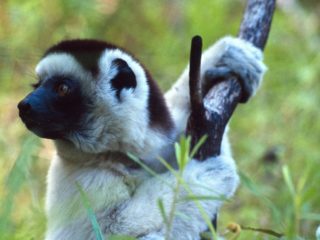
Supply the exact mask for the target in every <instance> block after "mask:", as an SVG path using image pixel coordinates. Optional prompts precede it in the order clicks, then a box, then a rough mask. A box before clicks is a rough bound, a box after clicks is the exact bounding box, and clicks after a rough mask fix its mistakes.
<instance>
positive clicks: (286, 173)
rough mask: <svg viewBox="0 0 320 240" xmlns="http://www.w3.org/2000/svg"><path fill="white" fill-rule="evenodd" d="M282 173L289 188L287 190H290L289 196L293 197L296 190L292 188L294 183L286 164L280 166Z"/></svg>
mask: <svg viewBox="0 0 320 240" xmlns="http://www.w3.org/2000/svg"><path fill="white" fill-rule="evenodd" d="M282 174H283V177H284V181H285V183H286V184H287V187H288V189H289V192H290V194H291V196H292V197H293V198H294V196H295V195H296V191H295V189H294V185H293V182H292V178H291V174H290V170H289V167H288V165H284V166H283V167H282Z"/></svg>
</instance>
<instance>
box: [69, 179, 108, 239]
mask: <svg viewBox="0 0 320 240" xmlns="http://www.w3.org/2000/svg"><path fill="white" fill-rule="evenodd" d="M75 184H76V186H77V189H78V191H79V192H80V196H81V200H82V203H83V205H84V207H85V208H86V209H87V213H88V217H89V219H90V222H91V225H92V227H93V230H94V233H95V235H96V240H104V236H103V234H102V232H101V229H100V226H99V223H98V221H97V218H96V216H95V214H94V211H93V209H92V207H91V204H90V201H89V198H88V196H87V194H86V193H85V192H84V190H83V188H82V187H81V185H80V184H79V183H78V182H76V183H75Z"/></svg>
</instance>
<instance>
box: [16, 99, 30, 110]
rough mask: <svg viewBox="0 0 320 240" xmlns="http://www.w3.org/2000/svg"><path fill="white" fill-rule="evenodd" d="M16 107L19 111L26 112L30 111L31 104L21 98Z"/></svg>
mask: <svg viewBox="0 0 320 240" xmlns="http://www.w3.org/2000/svg"><path fill="white" fill-rule="evenodd" d="M18 109H19V111H20V112H21V113H28V112H30V111H31V105H30V103H29V102H28V101H26V100H22V101H21V102H19V104H18Z"/></svg>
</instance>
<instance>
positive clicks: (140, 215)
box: [37, 38, 265, 240]
mask: <svg viewBox="0 0 320 240" xmlns="http://www.w3.org/2000/svg"><path fill="white" fill-rule="evenodd" d="M64 57H68V59H69V56H64V55H63V58H64ZM114 58H123V59H124V60H126V61H127V62H128V64H129V66H130V67H131V68H132V69H133V71H134V72H135V74H136V76H137V82H138V84H137V85H138V86H137V89H136V90H134V91H131V90H128V91H127V92H124V93H123V94H122V95H121V100H122V101H121V103H120V105H121V104H123V105H122V106H120V105H119V102H117V101H116V99H115V98H114V97H112V94H110V93H111V91H112V89H111V88H110V84H109V81H108V79H110V77H112V75H114V74H115V72H114V71H115V70H114V69H112V67H111V65H110V64H109V63H110V62H111V61H112V59H114ZM69 60H70V59H69ZM69 60H68V64H69V67H70V68H68V67H67V66H66V65H65V70H64V71H68V70H69V69H76V68H77V67H78V65H77V64H74V62H73V60H74V59H73V60H71V61H69ZM45 61H49V60H45ZM248 61H249V62H250V64H249V65H248ZM52 62H53V63H54V64H58V63H57V62H59V61H56V60H55V61H53V60H52ZM52 62H51V63H52ZM221 62H222V63H224V64H226V65H227V66H229V67H231V68H232V69H233V68H234V69H233V70H234V71H235V72H236V73H238V74H240V75H241V76H242V74H244V75H245V76H246V77H249V78H250V79H249V80H248V81H250V82H249V83H248V85H250V86H251V85H252V94H254V92H255V91H256V88H257V87H258V86H259V85H260V82H261V79H262V75H263V73H264V69H265V68H264V65H263V63H262V54H261V52H259V50H257V49H255V48H254V47H253V46H251V45H250V44H247V43H245V42H242V41H240V40H237V39H233V38H225V39H223V40H220V41H219V42H218V43H217V44H216V45H214V46H213V47H211V48H209V49H208V50H207V51H206V52H205V53H204V55H203V59H202V73H201V76H202V78H203V76H204V72H205V71H206V70H208V69H210V68H212V67H214V66H215V65H216V64H219V63H221ZM99 67H100V69H103V71H102V74H101V75H100V76H99V78H98V80H97V81H95V84H96V86H89V87H88V89H87V91H91V94H94V95H95V96H96V98H95V99H96V101H95V102H94V106H95V109H94V110H93V112H92V113H90V114H89V115H88V117H87V119H86V121H85V122H84V124H85V125H88V126H90V129H85V131H84V134H82V135H81V134H79V133H75V136H71V137H70V139H71V141H72V142H74V145H75V146H73V145H72V144H70V143H67V142H63V141H62V142H60V141H57V142H56V146H57V151H58V153H57V156H55V157H54V159H53V160H52V163H51V166H50V170H49V174H48V190H47V201H46V211H47V216H48V230H47V234H46V240H58V239H59V240H64V239H78V240H82V239H83V240H88V239H89V240H90V239H92V240H93V239H95V236H94V232H93V229H92V226H91V223H90V221H89V219H88V216H87V212H86V209H85V208H84V207H83V204H82V202H81V197H80V193H79V191H78V189H77V187H76V183H79V184H80V185H81V186H82V188H83V190H84V191H85V192H86V193H87V196H88V197H89V199H90V201H91V205H92V208H93V210H94V211H95V214H96V217H97V220H98V222H99V224H100V227H101V230H102V232H103V233H104V234H105V236H108V235H109V234H128V235H132V236H136V237H139V238H140V239H144V240H155V239H158V240H159V239H164V233H165V231H166V228H165V224H164V222H163V218H162V216H161V214H160V210H159V208H158V205H157V201H158V199H159V198H160V199H162V201H163V203H164V206H165V209H166V211H167V213H168V212H169V211H170V209H171V206H172V205H171V204H172V201H173V189H172V187H174V186H175V184H176V178H175V176H174V175H173V174H172V173H170V172H165V173H161V174H159V176H158V177H153V176H150V175H149V174H148V173H147V172H145V171H144V170H142V169H135V170H134V169H130V168H127V167H126V166H125V164H123V162H122V159H121V158H122V157H123V156H121V155H118V154H116V153H114V152H108V151H110V150H113V151H122V152H126V151H131V152H133V153H134V154H136V155H137V156H138V157H141V158H147V159H148V163H152V162H154V161H155V157H156V156H157V155H159V154H162V153H165V154H166V155H167V156H171V155H173V142H172V138H171V137H168V136H164V135H163V134H161V133H159V132H157V131H155V130H153V129H150V128H149V127H148V125H147V122H148V119H147V117H146V113H145V112H146V99H147V95H148V88H147V86H146V84H145V81H146V77H145V72H144V71H143V69H142V67H141V66H140V65H139V64H138V63H137V62H136V61H134V60H133V59H132V58H131V57H130V56H129V55H127V54H126V53H123V52H122V51H119V50H112V51H110V50H107V51H105V52H104V54H103V56H102V58H101V60H100V62H99ZM239 68H240V69H239ZM257 68H258V69H259V71H256V69H257ZM45 69H46V70H45ZM82 70H83V69H82ZM82 70H79V72H81V71H82ZM50 71H51V70H50V67H49V66H48V68H47V66H46V64H45V63H44V62H42V63H40V64H39V66H38V68H37V72H38V73H39V74H40V75H41V74H44V73H46V74H50ZM52 71H53V70H52ZM72 71H74V70H72ZM77 71H78V70H77ZM187 71H188V69H186V70H185V72H184V73H183V74H182V76H181V77H180V78H179V79H178V81H177V83H175V85H174V86H173V87H172V88H171V89H170V90H169V91H168V92H167V94H166V100H167V104H168V106H169V107H170V111H171V113H172V115H173V118H174V122H175V125H176V133H178V134H177V135H176V136H174V137H175V138H178V136H179V134H180V133H182V132H184V130H185V127H186V122H187V119H188V116H189V113H190V107H189V89H188V86H189V85H188V75H187ZM251 71H254V72H255V73H252V72H251ZM256 73H257V74H256ZM85 75H86V74H85ZM252 76H253V77H252ZM251 77H252V78H251ZM244 79H246V78H244ZM93 82H94V81H93ZM221 150H222V151H221V156H219V157H217V158H208V159H206V160H205V161H203V162H199V161H197V160H191V161H190V163H189V164H188V165H187V167H186V169H185V172H184V180H185V182H186V183H187V184H188V185H189V186H190V188H191V190H192V191H193V193H194V194H195V195H198V196H208V195H210V196H216V197H221V196H223V197H226V198H229V197H231V196H232V195H233V194H234V192H235V190H236V187H237V185H238V181H239V180H238V175H237V172H236V167H235V164H234V161H233V159H232V156H231V151H230V146H229V142H228V139H227V137H226V133H225V135H224V138H223V142H222V149H221ZM161 179H163V180H164V181H165V182H166V183H164V182H163V180H161ZM186 192H187V191H185V190H184V189H182V190H181V192H180V193H179V198H180V199H181V198H183V197H185V196H186V195H187V194H186ZM200 204H201V206H202V208H203V209H204V211H205V213H206V214H208V216H209V217H211V218H212V217H213V216H214V214H216V213H217V211H218V209H219V207H220V206H221V204H222V200H219V199H217V200H210V201H208V200H207V201H206V200H202V201H200ZM177 211H178V212H180V213H182V214H183V215H185V216H187V218H186V217H181V216H179V215H177V216H176V217H175V218H174V222H173V226H172V231H171V232H170V239H175V240H197V239H199V238H200V237H199V234H200V232H202V231H204V230H206V224H205V222H204V220H203V218H202V216H201V214H200V212H199V209H198V208H197V207H196V205H195V204H194V202H192V201H179V202H178V204H177Z"/></svg>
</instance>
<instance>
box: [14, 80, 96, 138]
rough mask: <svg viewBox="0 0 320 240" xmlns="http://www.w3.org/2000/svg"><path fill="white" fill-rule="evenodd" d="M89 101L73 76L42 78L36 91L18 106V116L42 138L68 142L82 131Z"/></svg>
mask: <svg viewBox="0 0 320 240" xmlns="http://www.w3.org/2000/svg"><path fill="white" fill-rule="evenodd" d="M89 106H90V98H85V97H84V95H83V91H82V89H81V86H80V83H79V81H78V80H77V79H75V78H74V76H67V75H53V76H46V77H44V78H41V79H40V80H39V82H38V83H37V84H34V91H32V92H31V93H30V94H29V95H28V96H26V97H25V98H24V99H23V100H22V101H21V102H20V103H19V104H18V108H19V115H20V117H21V119H22V121H23V122H24V123H25V125H26V127H27V128H28V129H29V130H30V131H32V132H34V133H35V134H36V135H38V136H39V137H43V138H50V139H59V138H66V137H67V136H68V135H69V134H70V133H71V132H73V131H77V129H79V127H80V124H81V121H82V119H83V117H84V113H85V112H88V111H89Z"/></svg>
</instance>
